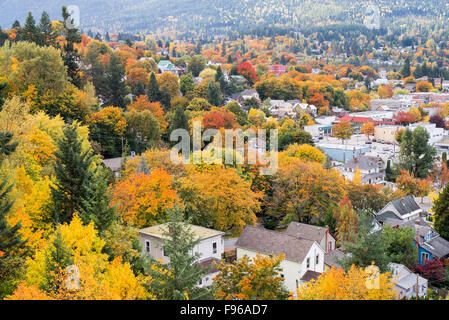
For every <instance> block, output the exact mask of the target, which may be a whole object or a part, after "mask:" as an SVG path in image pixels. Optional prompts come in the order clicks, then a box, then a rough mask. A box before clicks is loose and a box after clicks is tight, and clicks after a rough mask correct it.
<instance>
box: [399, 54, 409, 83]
mask: <svg viewBox="0 0 449 320" xmlns="http://www.w3.org/2000/svg"><path fill="white" fill-rule="evenodd" d="M410 74H411V72H410V57H407V58H405V61H404V66H403V67H402V69H401V75H402V77H403V78H407V77H409V76H410Z"/></svg>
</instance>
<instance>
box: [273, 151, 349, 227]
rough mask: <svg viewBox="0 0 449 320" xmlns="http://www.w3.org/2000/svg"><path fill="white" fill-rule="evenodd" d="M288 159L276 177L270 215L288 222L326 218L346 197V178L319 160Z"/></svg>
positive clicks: (280, 167)
mask: <svg viewBox="0 0 449 320" xmlns="http://www.w3.org/2000/svg"><path fill="white" fill-rule="evenodd" d="M280 160H281V159H280ZM286 161H287V162H286V163H283V161H280V163H279V169H278V172H277V173H276V174H275V176H274V178H273V195H272V197H269V198H267V199H266V201H267V202H266V204H265V205H266V207H267V211H268V213H269V214H270V215H273V216H276V217H279V218H283V219H284V221H286V222H288V221H292V220H294V221H299V222H304V223H310V222H312V221H313V219H320V218H323V217H324V215H325V212H326V211H327V210H328V209H329V208H334V207H337V205H338V203H339V201H340V200H342V199H343V198H344V196H345V188H344V179H343V178H342V176H341V175H340V174H339V173H338V172H337V171H335V170H326V169H324V168H323V167H322V165H321V164H320V163H317V162H304V161H301V160H299V159H295V158H290V159H288V160H286Z"/></svg>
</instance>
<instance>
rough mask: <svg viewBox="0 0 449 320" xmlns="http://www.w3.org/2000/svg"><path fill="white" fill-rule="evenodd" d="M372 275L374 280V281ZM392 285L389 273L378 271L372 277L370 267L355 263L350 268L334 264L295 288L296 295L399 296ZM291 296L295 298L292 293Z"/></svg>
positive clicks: (325, 297) (318, 297)
mask: <svg viewBox="0 0 449 320" xmlns="http://www.w3.org/2000/svg"><path fill="white" fill-rule="evenodd" d="M368 268H369V267H368ZM368 268H367V269H368ZM371 279H373V280H374V281H373V282H371ZM393 287H394V283H393V282H392V281H391V277H390V273H379V274H375V275H374V277H373V275H372V274H371V273H370V272H368V270H366V269H362V268H357V267H355V266H354V265H352V266H351V268H350V269H349V271H348V272H345V271H344V270H343V269H340V268H339V269H337V268H335V267H332V268H331V269H330V270H329V271H328V272H325V273H323V274H321V275H320V276H319V277H318V279H317V280H311V281H309V282H307V283H306V284H304V285H303V286H301V287H300V288H299V289H298V290H297V292H296V299H297V300H393V299H395V298H396V297H397V292H396V291H395V290H394V289H393ZM292 299H295V298H293V297H292Z"/></svg>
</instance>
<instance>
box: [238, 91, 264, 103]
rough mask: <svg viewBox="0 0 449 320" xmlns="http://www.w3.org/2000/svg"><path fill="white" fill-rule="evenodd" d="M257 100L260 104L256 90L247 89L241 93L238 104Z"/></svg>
mask: <svg viewBox="0 0 449 320" xmlns="http://www.w3.org/2000/svg"><path fill="white" fill-rule="evenodd" d="M250 99H256V100H257V101H259V102H260V97H259V93H258V92H257V91H256V90H254V89H246V90H243V91H242V92H240V94H239V95H238V97H237V100H238V102H240V103H243V102H244V101H245V100H250Z"/></svg>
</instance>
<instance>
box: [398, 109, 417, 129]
mask: <svg viewBox="0 0 449 320" xmlns="http://www.w3.org/2000/svg"><path fill="white" fill-rule="evenodd" d="M415 121H416V119H415V117H414V116H413V114H411V113H409V112H404V111H399V112H398V114H397V115H396V119H395V122H396V123H397V124H400V125H403V126H404V125H408V124H410V123H413V122H415Z"/></svg>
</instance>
